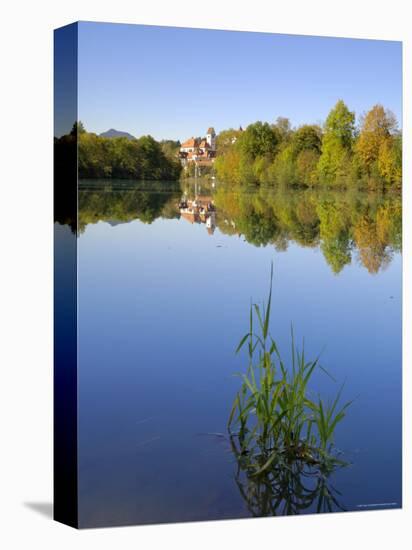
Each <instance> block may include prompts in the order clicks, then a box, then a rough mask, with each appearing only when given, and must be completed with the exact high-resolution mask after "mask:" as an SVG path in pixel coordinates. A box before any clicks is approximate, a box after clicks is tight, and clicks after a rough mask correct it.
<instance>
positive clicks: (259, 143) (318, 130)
mask: <svg viewBox="0 0 412 550" xmlns="http://www.w3.org/2000/svg"><path fill="white" fill-rule="evenodd" d="M215 170H216V175H217V177H218V179H219V180H222V181H226V182H232V183H235V184H236V183H256V184H281V185H305V186H309V187H312V186H316V185H324V186H331V187H332V186H333V187H343V188H345V187H351V186H358V187H368V188H372V189H384V188H395V189H396V188H400V187H401V185H402V134H401V132H400V131H399V130H398V124H397V121H396V118H395V116H394V115H393V113H391V111H389V110H388V109H385V108H384V107H383V106H382V105H379V104H378V105H375V106H374V107H372V109H371V110H370V111H369V112H367V113H366V114H365V115H363V116H362V117H361V119H360V123H359V125H356V124H355V113H354V112H353V111H350V110H349V108H348V107H347V106H346V104H345V103H344V102H343V101H342V100H339V101H338V102H337V103H336V105H335V106H334V107H333V109H332V110H331V111H330V113H329V115H328V117H327V119H326V121H325V123H324V125H323V126H322V127H321V126H319V125H317V124H304V125H302V126H300V127H298V128H296V129H292V127H291V124H290V122H289V120H288V119H287V118H283V117H279V118H278V119H277V120H276V122H275V123H274V124H269V123H268V122H260V121H258V122H255V123H253V124H250V125H249V126H248V127H247V128H246V130H244V131H242V130H233V129H229V130H224V131H223V132H221V133H220V134H219V135H218V138H217V159H216V161H215Z"/></svg>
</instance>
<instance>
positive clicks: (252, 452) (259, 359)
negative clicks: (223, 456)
mask: <svg viewBox="0 0 412 550" xmlns="http://www.w3.org/2000/svg"><path fill="white" fill-rule="evenodd" d="M272 282H273V265H272V268H271V277H270V290H269V297H268V301H267V303H266V304H263V305H262V306H259V305H257V304H252V305H251V307H250V313H249V330H248V332H247V333H246V334H245V335H244V336H243V338H242V339H241V341H240V343H239V345H238V347H237V349H236V353H238V352H239V351H240V350H241V349H242V348H244V347H245V346H246V348H247V355H248V367H247V369H246V372H245V373H244V374H241V375H240V376H241V381H242V382H241V387H240V390H239V391H238V393H237V395H236V398H235V400H234V403H233V406H232V409H231V412H230V416H229V421H228V428H229V434H230V436H231V439H232V442H233V441H234V438H236V447H235V448H236V449H237V452H238V454H239V457H242V460H243V461H244V460H246V461H247V470H248V472H249V474H251V475H259V474H263V473H265V472H267V471H268V470H270V469H271V468H274V467H276V468H277V467H279V465H283V466H286V467H289V468H290V466H291V464H292V463H294V462H299V463H300V464H304V465H308V466H310V467H318V468H319V469H321V470H322V471H323V472H327V471H331V470H332V469H333V468H335V467H336V466H338V465H344V464H345V462H343V461H341V460H340V459H339V458H338V453H337V452H336V449H335V447H334V433H335V430H336V427H337V425H338V424H339V423H340V422H341V421H342V420H343V418H344V417H345V414H346V411H347V409H348V407H349V406H350V404H351V402H347V403H345V404H343V405H341V404H340V401H341V393H342V389H343V387H342V388H341V389H340V390H339V391H338V392H337V395H336V397H335V399H334V400H333V401H332V402H327V401H324V400H323V399H322V398H321V397H320V396H319V397H318V398H317V399H313V398H311V396H310V395H311V394H310V392H309V390H308V385H309V382H310V380H311V378H312V376H313V374H314V372H315V371H316V369H322V370H323V371H324V369H323V368H322V367H321V366H320V365H319V358H316V359H315V360H313V361H311V360H307V358H306V356H305V350H304V345H302V349H301V351H300V350H299V349H298V347H297V346H296V344H295V338H294V333H293V328H292V329H291V361H290V365H289V367H287V366H286V365H285V363H284V362H283V360H282V358H281V356H280V353H279V350H278V347H277V345H276V342H275V340H274V339H273V338H272V336H271V334H270V331H269V324H270V316H271V307H272ZM256 329H257V330H256ZM324 372H326V371H324Z"/></svg>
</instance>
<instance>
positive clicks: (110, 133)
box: [100, 128, 136, 139]
mask: <svg viewBox="0 0 412 550" xmlns="http://www.w3.org/2000/svg"><path fill="white" fill-rule="evenodd" d="M100 136H101V137H104V138H119V137H123V138H127V139H136V138H135V137H134V136H132V134H129V133H128V132H119V130H115V129H114V128H110V130H107V132H103V133H102V134H100Z"/></svg>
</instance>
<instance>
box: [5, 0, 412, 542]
mask: <svg viewBox="0 0 412 550" xmlns="http://www.w3.org/2000/svg"><path fill="white" fill-rule="evenodd" d="M409 3H410V2H409V1H406V0H404V1H403V2H402V1H401V0H399V1H398V0H386V1H381V0H362V1H361V0H345V1H342V0H341V1H337V0H324V1H322V0H304V1H297V0H289V1H285V0H283V1H281V2H276V1H275V0H272V1H270V2H265V1H263V0H253V2H241V1H240V0H238V1H237V2H235V1H228V0H227V1H224V0H220V1H216V0H203V1H199V0H198V1H194V0H190V1H187V0H171V1H169V2H167V1H160V0H147V2H146V3H145V4H141V3H139V2H138V1H137V0H132V1H127V0H110V1H107V0H93V1H92V0H80V1H78V0H71V1H69V2H66V3H64V2H60V1H58V0H54V1H52V0H47V1H41V0H37V1H27V2H22V1H18V0H15V1H14V2H13V3H11V2H9V3H8V4H7V5H6V4H3V6H2V16H1V31H0V40H1V48H0V52H1V59H2V62H1V65H0V94H1V118H0V124H1V126H0V139H1V142H2V143H1V148H0V158H1V175H2V177H1V180H0V185H1V194H0V200H1V202H0V205H1V207H0V224H1V227H0V235H1V241H0V242H1V248H0V278H1V280H0V312H1V317H0V319H1V327H0V329H1V330H0V354H1V362H0V365H1V379H0V380H1V382H0V392H1V393H0V408H1V410H0V422H1V424H0V426H1V428H0V449H1V450H0V461H1V468H0V476H1V477H0V507H1V509H0V521H1V525H2V527H1V529H0V545H1V547H2V548H4V549H7V550H9V549H14V548H47V549H48V548H53V549H54V548H58V549H59V550H63V549H65V548H73V547H76V548H91V547H96V548H99V550H100V549H105V548H114V547H116V548H120V549H122V548H132V547H135V548H136V547H139V548H156V547H167V548H179V549H185V548H190V549H193V548H196V549H197V548H199V549H202V548H219V549H221V548H222V549H226V548H228V549H229V548H239V549H242V548H251V547H252V548H258V547H260V546H261V547H271V548H275V547H278V548H279V547H283V548H287V549H295V548H296V549H298V548H302V549H305V550H308V549H311V548H316V549H322V548H328V549H330V548H333V549H334V550H335V549H340V548H345V550H347V549H348V548H353V549H356V550H358V549H361V548H373V549H374V550H376V549H381V548H382V549H383V548H385V549H390V548H394V549H403V548H406V547H410V539H411V536H410V532H411V528H410V523H411V520H412V518H411V498H410V494H411V491H412V483H411V476H410V460H411V452H410V439H411V438H410V434H411V433H412V427H411V422H410V416H411V406H410V393H411V392H410V388H412V381H411V374H410V366H411V346H410V335H411V334H412V327H411V315H410V308H411V305H410V299H411V296H410V284H409V283H408V281H411V266H410V263H411V255H410V250H411V239H410V231H411V227H410V212H411V193H410V188H411V181H410V180H411V177H410V175H411V155H410V151H411V145H412V142H411V127H410V120H411V105H410V98H411V92H412V90H411V69H412V55H411V38H412V36H411V35H412V31H411V29H412V24H411V21H412V17H411V15H410V14H409V13H408V4H409ZM79 19H82V20H94V21H113V22H130V23H149V24H160V25H178V26H193V27H209V28H222V29H238V30H254V31H259V30H262V31H270V32H282V33H294V34H318V35H329V36H345V37H359V38H378V39H395V40H404V98H405V108H404V118H403V127H404V135H405V141H404V152H406V155H405V154H404V157H405V159H404V160H405V165H404V397H405V400H404V447H405V454H404V509H403V510H402V511H387V512H383V511H380V512H359V513H347V514H333V515H323V516H306V517H301V518H296V517H290V518H274V519H258V520H243V521H223V522H222V521H220V522H213V523H194V524H185V525H167V526H153V527H152V526H150V527H132V528H114V529H100V530H86V531H76V530H74V529H71V528H69V527H66V526H64V525H60V524H57V523H54V522H52V521H51V520H50V518H49V517H48V516H47V515H44V514H41V513H39V511H36V510H34V509H33V504H34V505H35V506H34V507H35V508H36V504H37V508H40V509H44V508H45V509H46V510H47V509H51V504H50V503H51V499H52V133H53V130H52V108H53V98H52V29H53V28H55V27H58V26H61V25H64V24H66V23H69V22H72V21H76V20H79ZM353 62H354V63H356V59H354V60H353ZM407 99H408V101H406V100H407ZM408 122H409V123H408ZM382 407H385V396H382ZM378 432H379V427H378V426H377V433H378ZM384 475H385V472H382V476H384ZM39 504H40V506H38V505H39ZM408 523H409V525H408ZM407 534H409V543H406V537H407Z"/></svg>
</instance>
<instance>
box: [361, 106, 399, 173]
mask: <svg viewBox="0 0 412 550" xmlns="http://www.w3.org/2000/svg"><path fill="white" fill-rule="evenodd" d="M396 127H397V122H396V118H395V116H394V114H393V113H391V111H389V110H386V109H385V108H384V107H383V106H382V105H379V104H378V105H375V106H374V107H372V109H371V110H370V111H368V113H366V115H364V116H363V117H362V120H361V127H360V134H359V139H358V142H357V144H356V151H357V154H358V155H359V157H360V159H361V161H362V163H363V166H364V167H365V170H366V172H367V173H368V174H369V173H370V172H371V169H372V166H373V164H374V163H375V162H377V160H378V158H379V151H380V149H381V147H385V148H386V152H388V150H389V147H390V145H389V144H388V145H384V143H385V142H386V141H387V140H388V139H390V138H391V135H392V134H393V132H394V131H395V130H396ZM384 164H385V162H384ZM384 171H385V169H384Z"/></svg>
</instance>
